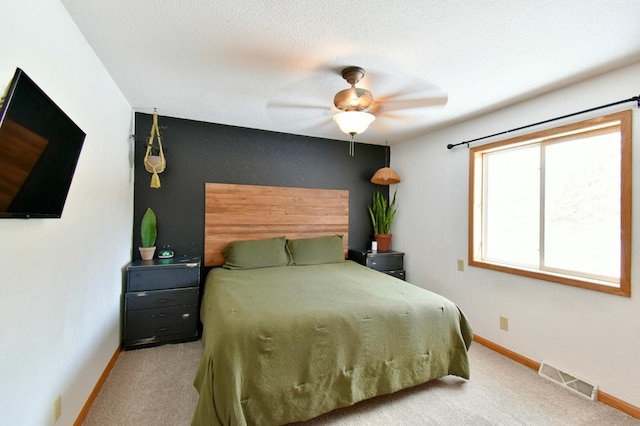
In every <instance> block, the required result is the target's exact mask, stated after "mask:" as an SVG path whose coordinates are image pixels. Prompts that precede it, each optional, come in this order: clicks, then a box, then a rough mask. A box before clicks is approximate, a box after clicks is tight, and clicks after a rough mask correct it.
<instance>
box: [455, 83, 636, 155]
mask: <svg viewBox="0 0 640 426" xmlns="http://www.w3.org/2000/svg"><path fill="white" fill-rule="evenodd" d="M627 102H637V103H638V108H640V95H638V96H634V97H633V98H629V99H625V100H623V101H618V102H613V103H610V104H607V105H600V106H598V107H594V108H589V109H585V110H584V111H579V112H574V113H572V114H567V115H563V116H560V117H556V118H550V119H549V120H544V121H538V122H537V123H533V124H527V125H526V126H521V127H516V128H515V129H511V130H505V131H504V132H500V133H494V134H493V135H489V136H483V137H481V138H476V139H471V140H469V141H464V142H459V143H456V144H449V145H447V149H451V148H454V147H456V146H458V145H465V144H466V145H467V148H469V144H470V143H471V142H477V141H479V140H482V139H489V138H492V137H494V136H500V135H504V134H506V133H511V132H515V131H516V130H522V129H526V128H528V127H533V126H538V125H540V124H545V123H549V122H551V121H556V120H562V119H563V118H567V117H573V116H574V115H580V114H584V113H587V112H591V111H596V110H598V109H603V108H608V107H610V106H614V105H620V104H624V103H627Z"/></svg>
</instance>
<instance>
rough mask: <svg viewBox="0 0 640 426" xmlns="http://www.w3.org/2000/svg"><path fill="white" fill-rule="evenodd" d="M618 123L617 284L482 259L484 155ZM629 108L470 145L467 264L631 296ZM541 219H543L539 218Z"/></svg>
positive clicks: (630, 128) (630, 136)
mask: <svg viewBox="0 0 640 426" xmlns="http://www.w3.org/2000/svg"><path fill="white" fill-rule="evenodd" d="M618 121H619V122H620V124H619V127H620V133H621V164H620V166H621V170H620V171H621V176H620V195H621V196H620V228H621V234H620V244H621V251H620V254H621V256H620V282H619V286H612V285H611V284H606V282H605V281H600V280H598V279H588V278H583V277H577V276H573V275H567V274H563V273H559V272H552V271H543V270H538V269H535V270H534V269H528V268H525V267H517V266H515V265H507V264H504V263H498V262H491V261H488V260H485V259H483V258H482V226H483V224H484V220H483V214H482V212H483V205H482V196H483V191H484V187H483V176H484V170H483V155H484V154H485V153H491V152H496V151H500V150H505V149H510V148H517V147H522V146H527V145H531V144H538V143H541V142H544V141H546V140H554V141H559V140H560V139H561V138H562V137H563V136H561V135H567V134H569V135H570V134H575V133H581V132H582V131H583V130H586V129H588V128H592V127H594V126H600V125H601V126H605V125H606V124H607V123H612V122H618ZM632 139H633V137H632V111H631V110H625V111H621V112H617V113H612V114H608V115H604V116H600V117H596V118H592V119H588V120H584V121H580V122H576V123H571V124H565V125H561V126H558V127H554V128H550V129H545V130H541V131H537V132H533V133H528V134H525V135H522V136H517V137H513V138H509V139H505V140H501V141H497V142H493V143H489V144H485V145H480V146H476V147H472V148H470V151H469V224H468V233H469V237H468V259H469V261H468V263H469V266H475V267H480V268H486V269H491V270H495V271H500V272H506V273H510V274H515V275H520V276H525V277H529V278H536V279H541V280H545V281H551V282H555V283H559V284H565V285H569V286H573V287H580V288H585V289H589V290H595V291H599V292H603V293H609V294H614V295H619V296H624V297H631V237H632V235H631V218H632V203H631V189H632V188H631V186H632ZM541 220H542V219H541Z"/></svg>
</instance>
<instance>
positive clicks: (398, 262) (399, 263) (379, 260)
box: [365, 253, 404, 271]
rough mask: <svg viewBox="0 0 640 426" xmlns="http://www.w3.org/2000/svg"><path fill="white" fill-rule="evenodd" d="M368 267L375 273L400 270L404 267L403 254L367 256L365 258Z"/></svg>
mask: <svg viewBox="0 0 640 426" xmlns="http://www.w3.org/2000/svg"><path fill="white" fill-rule="evenodd" d="M365 266H368V267H369V268H371V269H375V270H376V271H392V270H398V269H402V268H403V267H404V254H403V253H397V254H396V253H386V254H384V255H377V256H369V257H368V258H367V263H366V265H365Z"/></svg>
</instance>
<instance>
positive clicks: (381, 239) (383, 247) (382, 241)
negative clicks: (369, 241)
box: [373, 234, 391, 253]
mask: <svg viewBox="0 0 640 426" xmlns="http://www.w3.org/2000/svg"><path fill="white" fill-rule="evenodd" d="M373 237H374V238H375V239H376V242H377V243H378V251H379V252H380V253H385V252H387V251H389V249H390V248H391V234H373Z"/></svg>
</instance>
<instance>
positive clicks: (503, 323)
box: [500, 317, 509, 331]
mask: <svg viewBox="0 0 640 426" xmlns="http://www.w3.org/2000/svg"><path fill="white" fill-rule="evenodd" d="M500 330H504V331H509V318H507V317H500Z"/></svg>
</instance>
